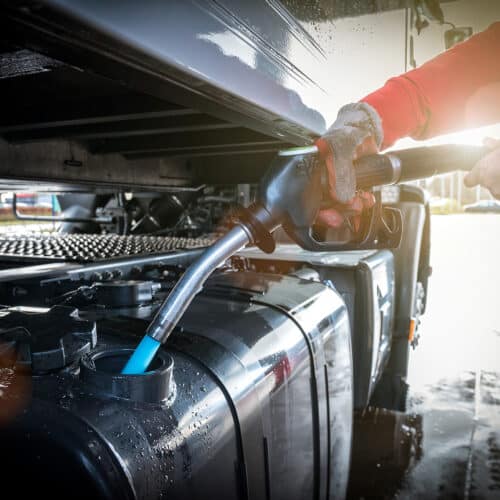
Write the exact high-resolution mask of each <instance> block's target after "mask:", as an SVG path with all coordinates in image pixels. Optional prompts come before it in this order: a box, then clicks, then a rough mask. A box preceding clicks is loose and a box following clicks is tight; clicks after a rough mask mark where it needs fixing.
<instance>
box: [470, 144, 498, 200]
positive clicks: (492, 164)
mask: <svg viewBox="0 0 500 500" xmlns="http://www.w3.org/2000/svg"><path fill="white" fill-rule="evenodd" d="M484 145H485V146H486V147H487V148H488V149H490V150H491V153H489V154H487V155H486V156H484V157H483V158H481V159H480V160H479V161H478V162H477V163H476V164H475V165H474V167H473V168H472V170H471V171H470V172H469V173H468V174H467V175H466V176H465V178H464V184H465V185H466V186H467V187H474V186H477V185H478V184H479V185H481V186H483V187H485V188H487V189H488V190H489V191H490V193H491V194H492V195H493V196H494V197H495V198H496V199H497V200H500V140H498V139H492V138H491V137H488V138H486V139H485V140H484Z"/></svg>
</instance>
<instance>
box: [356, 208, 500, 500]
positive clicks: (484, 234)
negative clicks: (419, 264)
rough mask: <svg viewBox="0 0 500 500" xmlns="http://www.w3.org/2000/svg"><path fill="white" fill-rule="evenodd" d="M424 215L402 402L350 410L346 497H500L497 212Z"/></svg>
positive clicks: (499, 224)
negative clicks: (424, 269)
mask: <svg viewBox="0 0 500 500" xmlns="http://www.w3.org/2000/svg"><path fill="white" fill-rule="evenodd" d="M432 222H433V256H432V265H433V269H434V273H433V277H432V281H431V284H430V286H431V289H430V297H429V304H428V311H427V313H426V316H425V317H424V320H423V324H422V327H421V328H422V329H421V333H422V340H421V343H420V346H419V347H418V348H417V350H416V351H415V352H414V353H412V359H411V364H410V373H409V377H408V381H409V383H410V391H409V399H408V411H407V413H406V414H400V413H395V412H387V411H385V412H384V411H380V410H374V409H370V410H368V411H365V412H364V413H362V414H358V415H356V417H355V423H356V425H355V438H354V447H353V450H354V456H353V464H352V474H351V483H350V489H349V497H350V498H388V499H389V498H397V499H410V498H411V499H414V498H422V499H434V498H435V499H448V498H464V499H489V498H496V499H499V498H500V334H499V330H500V315H499V313H498V290H497V287H498V283H500V262H499V261H498V256H499V255H500V230H499V229H500V217H497V216H494V215H486V216H485V215H481V216H470V215H458V216H441V217H439V216H437V217H434V218H433V221H432Z"/></svg>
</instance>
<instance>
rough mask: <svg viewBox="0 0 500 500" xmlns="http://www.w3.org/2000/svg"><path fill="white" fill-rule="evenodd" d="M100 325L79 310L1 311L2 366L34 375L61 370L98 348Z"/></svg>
mask: <svg viewBox="0 0 500 500" xmlns="http://www.w3.org/2000/svg"><path fill="white" fill-rule="evenodd" d="M96 343H97V332H96V324H95V322H93V321H88V320H85V319H82V318H80V316H79V312H78V309H76V308H73V307H69V306H59V305H57V306H53V307H51V308H50V309H39V308H29V307H16V308H7V309H4V310H1V311H0V365H3V366H16V368H18V369H25V370H27V371H31V373H33V374H40V373H47V372H52V371H56V370H60V369H62V368H64V367H66V366H68V365H70V364H72V363H73V362H75V361H78V360H79V359H80V357H81V356H82V355H83V354H85V353H87V352H88V351H90V349H92V348H93V347H95V345H96Z"/></svg>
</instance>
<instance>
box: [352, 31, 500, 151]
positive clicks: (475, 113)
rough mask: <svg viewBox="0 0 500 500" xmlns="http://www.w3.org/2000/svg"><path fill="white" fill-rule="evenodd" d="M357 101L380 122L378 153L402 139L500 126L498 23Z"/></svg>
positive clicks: (499, 32)
mask: <svg viewBox="0 0 500 500" xmlns="http://www.w3.org/2000/svg"><path fill="white" fill-rule="evenodd" d="M362 101H364V102H367V103H368V104H370V105H371V106H373V107H374V108H375V109H376V110H377V112H378V113H379V115H380V117H381V119H382V126H383V129H384V143H383V148H385V147H388V146H390V145H391V144H393V143H394V142H395V141H396V140H397V139H400V138H402V137H406V136H411V137H413V138H415V139H425V138H428V137H433V136H435V135H439V134H443V133H448V132H453V131H456V130H460V129H464V128H467V127H474V126H480V125H488V124H491V123H496V122H500V22H497V23H495V24H492V25H491V26H490V27H489V28H488V29H487V30H486V31H483V32H482V33H479V34H477V35H475V36H473V37H471V38H469V40H467V41H465V42H463V43H460V44H458V45H456V46H455V47H453V48H451V49H449V50H447V51H446V52H444V53H443V54H440V55H439V56H437V57H435V58H434V59H432V60H430V61H428V62H427V63H425V64H423V65H422V66H421V67H419V68H417V69H415V70H412V71H409V72H407V73H404V74H403V75H400V76H398V77H395V78H391V79H390V80H388V81H387V83H386V84H385V85H384V86H383V87H382V88H380V89H379V90H376V91H375V92H373V93H372V94H369V95H368V96H366V97H365V98H364V99H362Z"/></svg>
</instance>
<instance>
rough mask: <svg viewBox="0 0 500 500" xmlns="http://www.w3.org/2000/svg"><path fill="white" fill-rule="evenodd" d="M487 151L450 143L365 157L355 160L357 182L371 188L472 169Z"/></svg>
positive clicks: (359, 186) (362, 186)
mask: <svg viewBox="0 0 500 500" xmlns="http://www.w3.org/2000/svg"><path fill="white" fill-rule="evenodd" d="M487 153H488V150H487V149H486V148H484V147H482V146H470V145H454V144H446V145H442V146H430V147H419V148H411V149H403V150H399V151H394V152H391V153H387V154H380V155H370V156H365V157H363V158H360V159H359V160H358V161H356V163H355V167H356V185H357V187H358V188H359V189H367V188H370V187H374V186H383V185H387V184H395V183H397V182H408V181H414V180H418V179H425V178H427V177H432V176H433V175H439V174H445V173H448V172H454V171H456V170H470V169H471V168H472V167H473V166H474V165H475V164H476V162H477V161H478V160H479V159H481V158H482V157H483V156H484V155H485V154H487Z"/></svg>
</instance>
